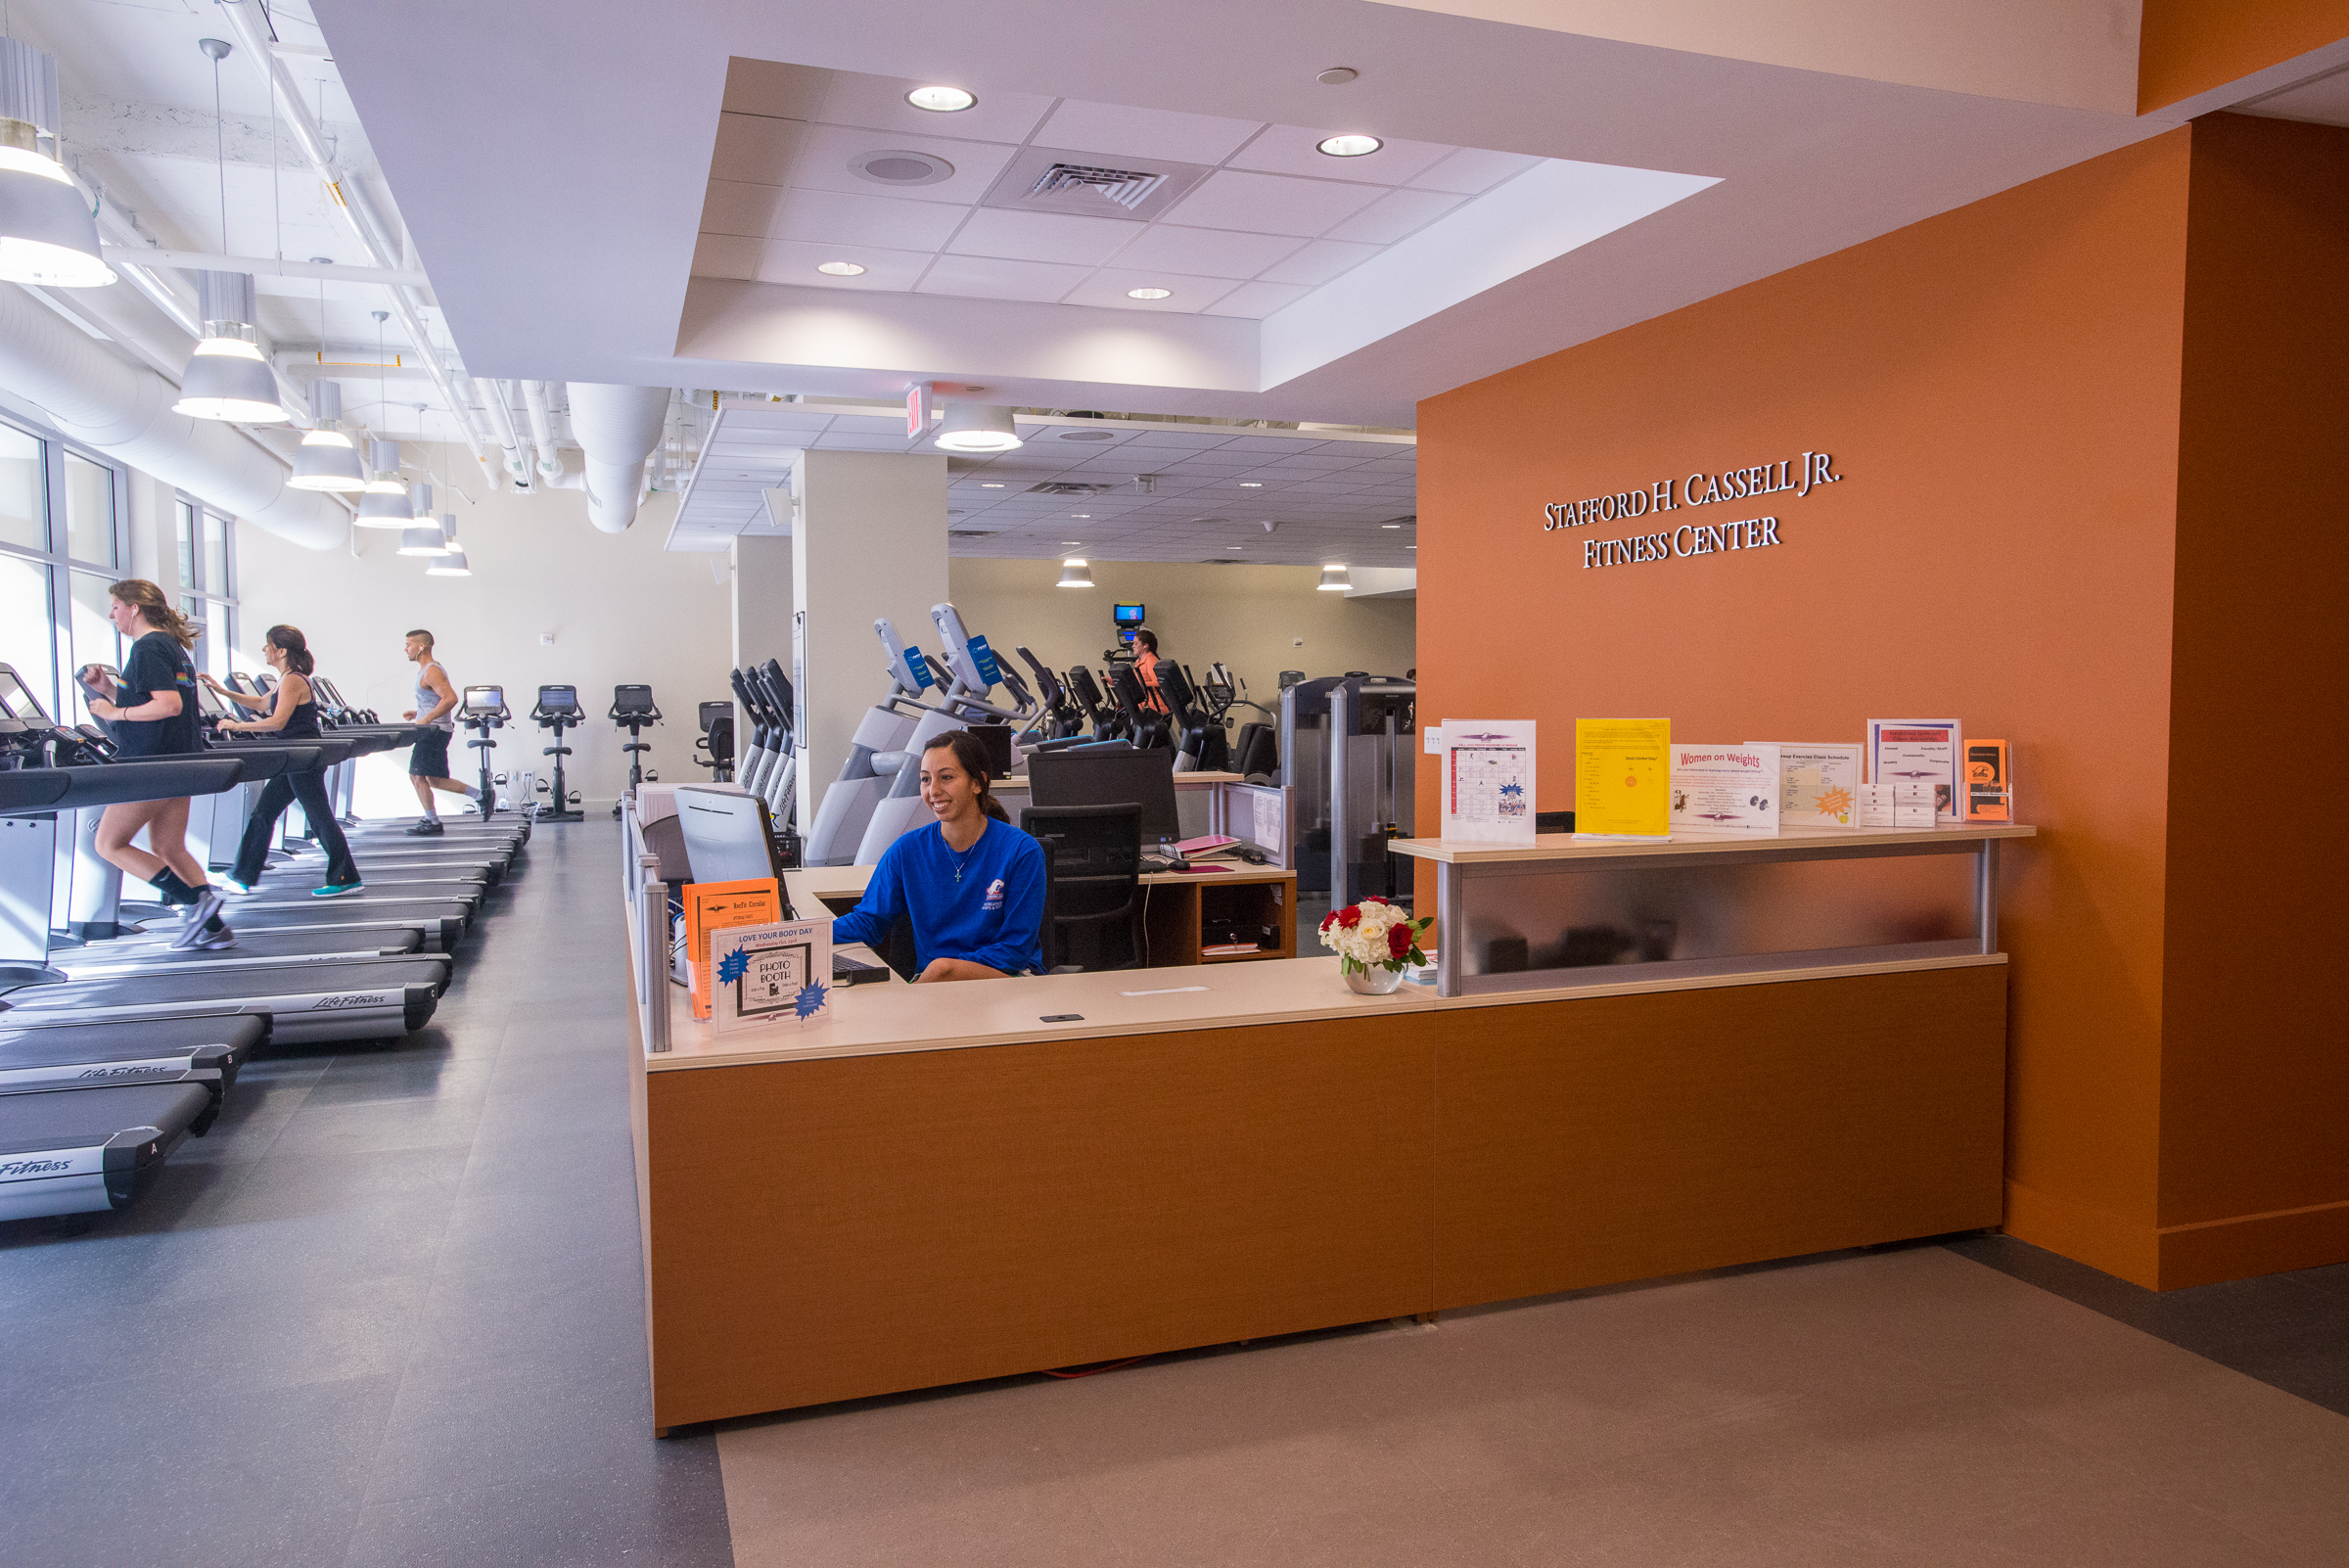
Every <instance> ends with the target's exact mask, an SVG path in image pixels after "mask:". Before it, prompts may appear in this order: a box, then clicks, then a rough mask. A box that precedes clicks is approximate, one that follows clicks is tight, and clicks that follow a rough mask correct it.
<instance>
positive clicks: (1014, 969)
mask: <svg viewBox="0 0 2349 1568" xmlns="http://www.w3.org/2000/svg"><path fill="white" fill-rule="evenodd" d="M988 782H989V778H988V763H987V749H986V747H984V746H982V745H981V744H980V742H979V737H978V736H976V735H973V734H972V733H971V732H970V731H969V730H967V729H950V730H947V731H946V732H945V733H944V734H943V735H940V736H938V737H936V738H935V739H933V740H932V741H931V742H930V744H929V745H928V746H926V747H924V748H923V750H922V804H923V805H924V806H927V807H930V812H931V814H932V815H933V816H935V817H937V818H938V820H937V822H936V823H935V824H934V825H933V826H930V827H924V828H916V829H915V830H914V831H912V832H911V833H908V834H905V835H904V836H903V837H901V838H899V839H898V842H897V843H895V844H893V845H891V846H890V847H889V848H888V849H886V850H884V851H882V852H881V863H880V864H879V865H876V866H874V867H873V878H872V880H871V881H870V882H868V883H866V884H865V887H864V899H863V901H862V902H860V903H859V904H857V905H856V907H855V908H853V909H852V910H850V911H849V912H848V913H847V914H845V915H842V916H841V917H840V918H839V919H837V920H835V921H833V922H832V940H833V941H834V942H841V943H847V942H864V943H872V942H881V941H886V940H887V939H888V936H889V928H890V926H891V924H892V923H893V922H894V921H895V920H896V919H897V918H898V916H899V915H903V916H904V917H905V918H906V919H907V920H908V921H909V922H911V924H912V926H913V953H914V962H915V963H916V964H917V965H919V966H920V973H919V974H918V975H917V976H916V977H915V978H916V980H917V982H919V981H941V980H1001V979H1003V978H1004V977H1005V976H1008V975H1016V974H1019V973H1021V972H1023V971H1027V972H1031V973H1036V972H1040V971H1041V970H1042V969H1043V967H1044V949H1043V919H1044V851H1043V847H1042V846H1041V845H1039V844H1037V843H1036V840H1034V839H1032V838H1030V837H1029V836H1028V835H1027V834H1025V833H1022V832H1021V831H1020V830H1019V829H1018V828H1016V827H1013V826H1012V825H1011V819H1010V818H1009V817H1007V816H1005V815H1004V814H1003V807H1000V806H997V805H996V804H995V799H994V797H993V796H992V795H990V794H989V793H988V788H987V786H988Z"/></svg>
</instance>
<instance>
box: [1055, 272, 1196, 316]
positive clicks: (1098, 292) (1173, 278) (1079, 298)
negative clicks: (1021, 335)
mask: <svg viewBox="0 0 2349 1568" xmlns="http://www.w3.org/2000/svg"><path fill="white" fill-rule="evenodd" d="M1232 287H1233V285H1232V282H1231V280H1230V279H1228V278H1186V277H1181V276H1179V275H1177V274H1175V273H1172V272H1129V271H1126V270H1125V269H1123V268H1119V267H1103V268H1102V269H1101V270H1100V271H1098V272H1096V273H1094V274H1093V275H1092V276H1091V277H1090V278H1087V279H1086V280H1085V281H1084V282H1083V283H1082V284H1080V285H1079V286H1078V287H1077V288H1074V289H1072V290H1070V291H1069V293H1068V294H1067V296H1066V297H1065V298H1064V299H1063V300H1062V302H1063V303H1065V304H1081V305H1102V306H1106V307H1108V308H1111V309H1116V310H1164V311H1175V312H1182V311H1196V310H1204V309H1205V308H1207V307H1208V306H1209V305H1211V304H1213V303H1215V302H1216V301H1217V300H1221V298H1222V297H1223V296H1225V295H1227V294H1229V293H1230V292H1231V291H1232ZM1128 289H1166V290H1169V291H1171V293H1170V294H1169V295H1168V297H1167V298H1166V299H1164V300H1134V299H1129V298H1128V296H1127V291H1128Z"/></svg>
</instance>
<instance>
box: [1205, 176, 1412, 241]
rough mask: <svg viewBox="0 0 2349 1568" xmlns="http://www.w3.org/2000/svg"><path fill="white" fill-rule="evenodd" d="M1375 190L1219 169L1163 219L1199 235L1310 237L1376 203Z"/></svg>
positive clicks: (1331, 182)
mask: <svg viewBox="0 0 2349 1568" xmlns="http://www.w3.org/2000/svg"><path fill="white" fill-rule="evenodd" d="M1381 194H1382V193H1381V192H1380V190H1379V188H1378V187H1377V186H1375V185H1348V184H1343V183H1340V182H1338V181H1335V180H1304V179H1298V178H1296V177H1295V176H1293V175H1288V174H1255V173H1250V172H1248V171H1247V170H1244V169H1228V168H1227V169H1220V170H1218V171H1217V172H1216V173H1214V174H1211V175H1209V176H1208V177H1207V178H1206V179H1205V180H1203V181H1201V182H1200V185H1199V188H1198V189H1197V190H1195V191H1193V192H1192V193H1191V194H1190V195H1188V196H1186V197H1184V198H1183V199H1182V200H1181V201H1180V202H1179V203H1177V204H1176V205H1175V207H1174V210H1173V211H1172V212H1170V213H1169V214H1168V216H1169V217H1170V218H1171V219H1172V220H1173V221H1175V222H1179V223H1183V224H1186V225H1190V226H1194V227H1198V228H1205V229H1246V230H1250V231H1253V232H1255V233H1259V234H1294V235H1300V236H1304V237H1309V238H1310V237H1311V236H1313V235H1316V234H1319V233H1321V232H1322V231H1323V230H1325V229H1327V228H1328V227H1329V226H1330V225H1332V224H1334V223H1339V222H1343V221H1344V220H1345V219H1347V218H1349V217H1352V216H1353V215H1354V214H1355V213H1357V212H1359V211H1360V210H1361V209H1362V208H1365V207H1368V206H1369V205H1370V204H1371V203H1372V202H1374V201H1376V200H1377V199H1378V197H1379V196H1380V195H1381Z"/></svg>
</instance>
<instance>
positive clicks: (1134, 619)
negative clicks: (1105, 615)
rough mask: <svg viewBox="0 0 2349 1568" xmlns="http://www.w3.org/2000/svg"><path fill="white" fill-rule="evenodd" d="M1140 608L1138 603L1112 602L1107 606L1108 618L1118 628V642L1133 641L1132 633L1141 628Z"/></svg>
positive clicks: (1141, 608)
mask: <svg viewBox="0 0 2349 1568" xmlns="http://www.w3.org/2000/svg"><path fill="white" fill-rule="evenodd" d="M1142 610H1143V607H1142V606H1141V605H1138V604H1113V605H1111V606H1110V607H1109V619H1110V622H1111V623H1112V624H1114V625H1115V626H1116V627H1117V628H1118V641H1119V642H1121V643H1129V642H1131V641H1133V634H1134V633H1135V632H1137V631H1139V630H1141V629H1142Z"/></svg>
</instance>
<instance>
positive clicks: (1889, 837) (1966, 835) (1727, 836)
mask: <svg viewBox="0 0 2349 1568" xmlns="http://www.w3.org/2000/svg"><path fill="white" fill-rule="evenodd" d="M2038 834H2039V829H2037V828H2035V827H2026V826H2024V825H2023V824H2021V823H2019V822H1976V823H1972V824H1951V825H1947V826H1941V827H1929V828H1816V827H1799V826H1789V827H1782V828H1780V829H1779V830H1778V831H1777V832H1776V833H1775V834H1764V833H1711V832H1704V831H1701V830H1691V829H1686V828H1675V829H1674V830H1673V834H1672V837H1671V838H1669V839H1662V840H1655V841H1637V840H1620V839H1587V838H1583V837H1580V836H1578V835H1576V834H1573V833H1543V834H1540V835H1537V836H1536V838H1535V839H1534V842H1533V843H1531V844H1478V843H1472V842H1470V841H1468V840H1466V839H1397V840H1395V841H1394V842H1393V843H1391V844H1389V845H1388V846H1387V848H1388V849H1389V850H1391V851H1393V852H1394V853H1397V854H1408V855H1414V856H1416V857H1418V858H1419V859H1422V860H1440V861H1444V862H1446V863H1449V864H1476V863H1481V862H1486V861H1494V860H1604V859H1613V858H1619V857H1621V856H1624V855H1634V854H1687V855H1705V854H1720V853H1725V852H1729V851H1736V850H1765V851H1768V850H1808V849H1822V850H1836V849H1861V848H1866V847H1873V846H1879V845H1914V844H1922V843H1930V842H1932V841H1935V840H1941V841H1944V842H1947V843H1951V844H1972V843H1975V842H1976V841H1978V840H1981V839H2028V838H2035V837H2037V836H2038Z"/></svg>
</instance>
